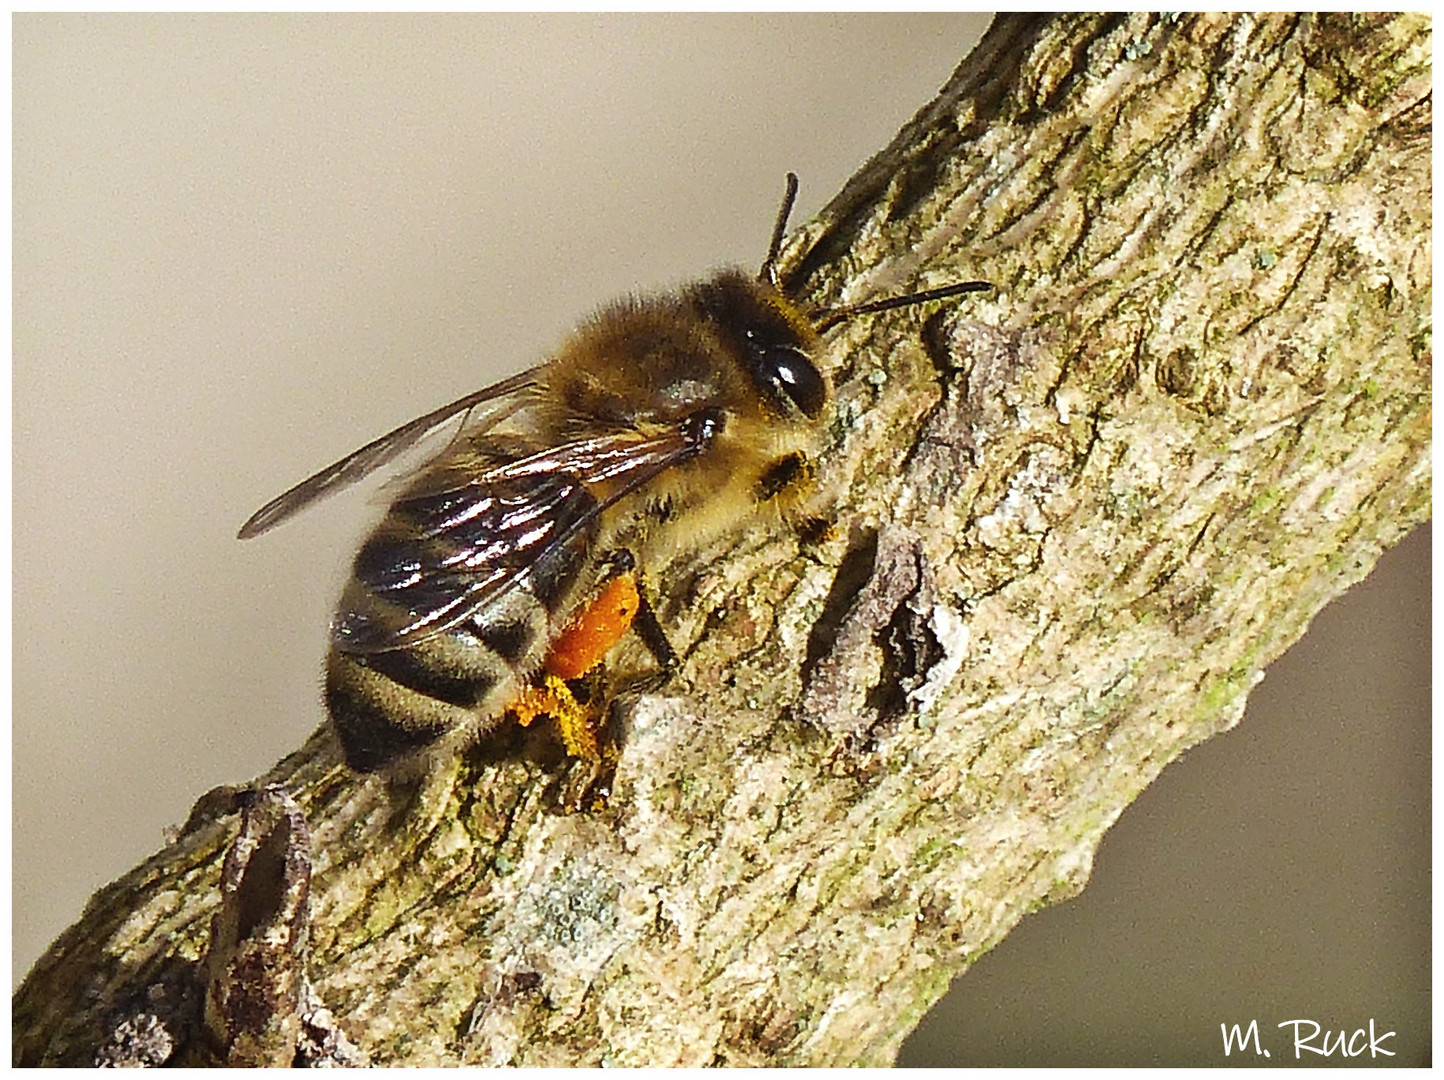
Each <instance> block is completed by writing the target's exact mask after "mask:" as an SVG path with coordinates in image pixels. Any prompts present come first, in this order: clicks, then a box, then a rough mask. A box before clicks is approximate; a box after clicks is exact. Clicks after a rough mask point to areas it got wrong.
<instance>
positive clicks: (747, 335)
mask: <svg viewBox="0 0 1444 1080" xmlns="http://www.w3.org/2000/svg"><path fill="white" fill-rule="evenodd" d="M688 300H689V301H690V302H691V304H692V305H693V306H694V307H695V309H696V311H697V313H698V314H699V315H700V316H701V317H702V318H703V319H705V320H706V321H707V322H708V323H710V324H711V325H712V327H713V329H714V330H715V331H716V333H717V334H718V335H719V336H720V337H721V338H722V340H723V342H724V344H725V345H726V346H727V348H728V351H729V352H731V353H732V354H733V355H734V356H735V357H736V359H737V363H738V365H739V366H740V367H741V369H742V373H743V374H744V376H745V377H746V379H747V381H748V382H749V383H750V384H751V386H752V388H753V389H754V390H755V391H756V393H757V394H758V396H759V397H760V398H761V400H762V402H763V404H764V405H765V406H766V408H767V409H768V411H770V412H772V413H774V414H775V415H777V416H778V417H780V418H796V419H806V420H816V419H817V418H818V417H819V416H820V415H821V414H822V410H823V408H824V406H826V404H827V396H828V393H827V381H826V380H825V379H824V378H823V377H822V373H821V372H819V371H818V370H817V365H816V364H814V363H813V359H812V358H813V357H814V356H815V355H816V354H817V350H818V346H819V344H820V342H819V339H818V336H817V331H816V330H814V329H813V327H812V323H811V322H809V321H808V319H807V317H806V316H804V315H803V314H802V313H801V312H800V311H799V310H798V309H797V307H796V305H794V304H793V303H792V302H791V301H790V300H788V299H787V297H786V296H784V295H783V294H782V293H781V292H780V291H778V290H777V289H776V288H774V287H773V286H772V285H770V284H768V283H764V282H761V281H758V280H756V279H754V278H751V277H749V276H747V275H746V274H744V273H742V272H741V271H736V270H729V271H723V272H722V273H720V274H718V275H717V276H715V277H713V278H710V279H709V280H707V281H703V282H700V283H698V284H697V285H695V286H693V287H692V288H691V289H690V290H689V292H688Z"/></svg>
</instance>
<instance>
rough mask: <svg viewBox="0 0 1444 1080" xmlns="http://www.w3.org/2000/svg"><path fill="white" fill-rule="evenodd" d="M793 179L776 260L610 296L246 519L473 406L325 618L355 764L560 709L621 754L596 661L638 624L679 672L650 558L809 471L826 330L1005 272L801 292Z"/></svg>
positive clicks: (335, 485)
mask: <svg viewBox="0 0 1444 1080" xmlns="http://www.w3.org/2000/svg"><path fill="white" fill-rule="evenodd" d="M787 180H788V183H787V193H786V195H785V197H784V199H783V202H782V206H781V209H780V210H779V212H778V215H777V220H776V224H775V226H774V228H773V233H772V239H771V244H770V246H769V248H768V253H767V257H766V259H765V261H764V262H763V264H762V269H761V271H760V273H758V274H756V275H752V274H748V273H745V272H743V271H740V270H735V269H732V270H723V271H720V272H718V273H715V274H714V275H713V276H711V277H709V278H707V279H705V280H702V281H699V282H696V283H694V284H692V285H689V286H687V287H685V288H683V289H681V290H679V291H677V292H674V293H668V294H664V295H660V296H655V297H651V298H644V299H628V300H623V301H621V302H619V303H616V304H613V305H612V306H610V307H608V308H606V309H604V310H602V311H601V312H600V313H599V314H597V315H596V316H594V317H592V318H591V319H590V320H588V321H587V322H585V323H583V324H582V325H581V326H580V327H579V328H578V329H577V330H575V331H574V332H573V333H572V335H571V337H570V338H569V339H568V340H567V341H566V342H565V343H564V344H563V345H562V347H561V348H560V349H559V350H558V351H557V352H556V354H555V355H553V356H552V357H551V358H550V359H549V360H547V361H545V362H544V363H542V364H540V365H538V366H537V367H534V368H532V369H530V370H528V371H524V372H522V373H520V374H518V375H515V376H512V377H511V378H509V379H504V380H502V381H501V382H498V383H496V384H495V385H493V386H490V387H487V388H486V389H484V390H479V391H477V392H475V393H472V394H468V395H467V396H465V397H463V398H460V399H459V400H457V401H454V402H452V403H451V404H449V405H445V406H442V407H441V408H439V409H436V410H435V411H433V412H429V413H427V414H426V415H425V416H421V417H418V418H417V419H415V420H413V421H411V422H410V423H408V424H404V425H402V426H401V427H399V428H397V429H396V430H395V431H393V432H391V433H390V434H387V435H383V436H381V438H379V439H376V440H375V441H374V442H371V443H368V444H367V445H366V446H363V447H362V448H361V449H359V450H357V451H356V452H355V453H353V454H350V455H349V456H347V457H345V458H342V459H341V460H340V461H338V462H336V463H335V464H334V465H332V466H330V467H329V468H326V469H323V470H322V471H321V472H319V473H317V474H316V475H314V476H312V477H311V478H310V479H308V480H305V481H303V482H302V483H300V484H298V485H297V486H295V487H293V488H292V489H290V490H289V491H287V492H286V493H285V494H283V495H280V496H279V497H277V498H276V499H273V500H272V501H271V502H269V503H267V504H266V505H265V506H263V507H262V508H261V509H260V510H258V511H257V512H256V513H255V514H254V515H253V516H252V517H251V518H250V520H248V521H247V522H246V523H245V525H243V526H242V527H241V530H240V533H239V536H240V538H241V539H248V538H251V537H255V536H259V535H261V534H262V533H264V532H266V531H268V530H270V529H272V528H274V527H275V526H276V525H279V524H280V523H281V522H283V521H285V520H286V519H287V518H289V517H291V516H292V515H294V514H295V513H297V512H298V511H300V510H301V509H303V508H304V507H306V506H309V505H311V504H312V503H314V502H315V501H316V500H317V499H319V498H321V497H322V496H325V495H328V494H330V493H332V492H334V491H337V490H339V489H341V488H343V487H346V486H348V485H350V484H352V483H354V482H355V481H357V480H359V479H360V478H361V477H363V476H366V475H367V474H369V473H371V472H373V471H374V470H376V469H379V468H381V467H383V466H385V465H387V464H388V463H391V462H393V461H394V460H395V459H396V458H397V457H398V456H400V455H401V454H403V453H404V452H406V451H408V450H410V449H411V448H412V447H413V446H415V445H416V444H417V443H418V442H420V441H421V440H422V439H423V438H424V437H426V436H427V435H429V434H431V433H432V432H434V431H437V430H438V429H440V428H441V427H442V426H443V425H445V424H446V423H447V422H448V421H452V420H454V419H455V418H456V417H461V418H462V419H461V422H460V426H459V428H458V430H457V432H456V433H455V434H454V435H453V437H452V438H451V440H450V442H449V443H448V444H447V445H446V447H445V448H444V449H442V450H441V451H440V452H439V453H438V454H437V455H436V456H435V457H433V458H432V459H431V460H430V461H429V462H428V463H426V464H425V465H423V466H422V467H421V468H419V469H418V470H417V471H416V472H415V473H414V474H413V475H411V476H410V477H409V478H408V479H406V480H405V481H404V482H403V483H402V486H401V488H400V490H399V493H398V494H397V495H396V497H395V498H394V500H393V501H392V503H391V505H390V508H389V509H388V510H387V511H386V514H385V516H384V517H383V518H382V520H381V522H380V524H379V525H378V526H377V527H376V529H375V530H374V531H373V532H372V533H371V535H370V536H369V537H368V538H367V539H366V541H365V542H364V543H363V544H362V545H361V550H360V551H359V552H358V553H357V555H356V558H355V561H354V563H353V565H352V568H351V574H350V579H349V581H348V582H347V584H346V586H345V589H344V591H343V592H342V594H341V599H340V602H339V604H338V606H337V609H336V614H335V616H334V618H333V619H332V622H331V645H330V651H329V654H328V656H327V659H326V672H325V701H326V708H327V711H328V712H329V714H330V718H331V722H332V724H333V726H334V729H335V732H336V734H337V736H338V737H339V739H340V743H341V747H342V749H343V752H344V754H345V758H346V761H347V763H348V764H349V765H350V766H351V768H352V769H354V770H356V771H358V772H363V773H365V772H375V771H378V770H382V769H387V768H389V767H391V766H392V765H394V764H396V763H398V762H403V761H406V760H409V759H412V758H413V757H415V756H416V755H418V754H420V753H421V752H423V751H428V750H433V751H434V750H441V751H445V750H447V749H454V748H459V747H460V746H461V745H464V744H465V743H467V742H469V741H471V740H474V739H477V738H479V737H481V736H483V735H486V734H488V733H490V732H492V731H494V730H496V729H498V728H499V727H500V726H501V725H502V724H504V723H506V722H507V721H508V719H509V718H510V719H511V720H514V721H516V722H519V723H522V724H530V723H532V722H533V721H534V720H536V719H537V718H538V717H542V716H548V717H551V718H552V719H553V720H554V721H555V722H556V724H557V726H558V728H559V730H560V734H561V737H562V741H563V744H564V745H565V747H566V750H567V751H568V753H569V754H571V755H572V756H575V757H579V758H582V759H585V760H588V761H591V762H593V763H597V762H601V761H602V760H603V759H604V758H606V757H608V755H611V756H612V759H613V760H614V757H615V750H614V749H613V748H610V747H608V746H604V745H602V743H601V740H600V738H599V726H600V725H599V724H598V722H597V716H598V714H597V711H596V710H595V709H594V708H590V707H584V706H583V705H581V704H580V702H579V696H580V695H581V692H582V690H583V688H584V687H583V685H582V684H583V683H584V681H585V680H587V679H588V678H589V677H592V676H593V675H594V674H595V673H596V672H597V671H598V670H600V669H601V668H602V667H604V662H605V660H606V658H607V655H608V654H609V653H610V652H611V651H612V648H613V646H615V645H616V644H617V643H618V642H619V641H620V640H621V639H622V638H623V637H624V636H625V635H626V634H627V633H628V632H634V633H636V634H637V636H638V637H639V638H640V639H641V641H642V643H643V644H644V645H646V646H647V648H648V650H649V651H650V652H651V653H652V655H653V656H654V657H655V658H656V660H657V663H658V669H659V672H660V673H661V675H662V676H663V677H665V675H666V673H668V672H670V671H671V669H672V668H674V667H675V665H676V656H675V654H674V652H673V650H672V648H671V646H670V644H669V643H668V639H667V637H666V634H665V632H664V631H663V630H662V628H661V626H660V625H659V623H658V620H657V618H656V616H655V614H654V613H653V611H652V608H651V606H650V605H649V604H648V602H647V599H646V596H645V592H644V586H645V585H646V584H647V583H648V580H649V579H648V575H649V573H654V572H656V571H657V570H658V569H660V568H662V567H665V566H666V565H668V564H669V563H670V562H671V561H672V560H674V559H676V558H678V557H679V556H683V555H686V554H688V553H694V552H698V551H700V550H701V549H702V548H703V547H704V546H705V545H707V544H708V543H710V542H711V541H713V540H715V539H718V538H719V537H720V536H721V535H722V534H723V533H726V532H730V531H733V530H736V529H738V528H741V527H743V526H744V525H745V523H747V522H748V521H750V520H753V519H754V518H756V516H757V512H758V510H759V508H762V507H766V506H769V505H781V504H784V503H786V502H787V501H788V499H789V497H791V496H794V495H795V494H796V493H797V492H798V491H799V490H800V489H801V488H803V487H805V484H806V480H807V478H808V476H809V474H810V462H811V459H812V454H813V453H814V452H815V451H816V449H817V446H818V443H819V440H820V437H821V434H822V426H823V423H824V419H825V414H826V411H827V408H828V403H829V398H830V391H829V388H828V382H827V379H826V378H825V377H824V376H823V374H822V372H821V371H820V370H819V369H818V367H817V364H816V360H815V357H817V355H818V353H819V350H820V347H821V339H820V336H819V335H820V333H821V332H823V331H824V330H826V329H827V328H829V327H830V326H832V325H834V324H835V323H836V322H838V321H840V320H842V319H844V318H849V317H852V316H855V315H861V314H864V313H868V312H875V311H884V310H888V309H890V308H895V307H901V306H904V305H908V304H916V303H921V302H923V301H927V300H935V299H942V298H945V297H948V296H954V295H958V294H960V293H964V292H972V291H976V290H978V289H985V288H989V287H990V286H988V285H987V284H986V283H984V282H964V283H961V284H957V285H951V286H947V287H945V288H941V289H934V290H930V291H928V292H923V293H914V294H910V295H907V296H900V297H893V298H890V299H884V300H879V301H874V302H872V303H868V304H860V305H855V306H851V307H839V308H833V309H829V310H825V311H822V312H813V313H808V312H806V311H804V309H803V308H802V307H801V306H800V305H799V304H798V303H796V302H794V301H793V300H792V299H790V298H789V297H788V296H787V295H786V293H785V292H784V290H783V289H782V287H781V285H780V284H779V282H778V276H777V270H776V262H777V258H778V254H779V252H780V249H781V245H782V238H783V235H784V233H785V231H786V227H787V219H788V217H789V215H790V213H791V209H792V205H793V202H794V201H795V199H796V194H797V178H796V176H794V175H792V174H789V175H788V178H787ZM589 696H590V695H589ZM589 704H590V703H589Z"/></svg>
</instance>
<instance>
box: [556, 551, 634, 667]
mask: <svg viewBox="0 0 1444 1080" xmlns="http://www.w3.org/2000/svg"><path fill="white" fill-rule="evenodd" d="M641 605H642V598H641V595H640V594H639V593H638V592H637V578H636V575H635V574H630V573H628V574H619V575H618V576H617V577H614V578H612V580H611V581H609V582H607V584H606V587H605V588H603V589H602V591H601V592H600V593H599V594H598V595H597V598H596V599H595V600H593V601H592V602H591V603H590V604H588V605H587V606H586V608H585V609H584V610H582V611H581V612H579V613H578V614H577V615H576V617H575V618H573V619H572V621H571V622H570V623H568V624H567V627H566V629H565V630H563V631H562V632H561V634H559V635H558V636H557V639H556V640H555V641H554V642H552V649H551V652H550V653H548V654H547V658H546V663H545V665H544V667H545V668H546V671H547V673H548V674H550V675H555V676H556V677H557V678H559V679H579V678H581V677H582V676H583V675H585V674H586V673H587V672H589V671H591V670H592V668H594V667H596V666H597V665H598V664H600V663H601V662H602V660H603V658H604V657H605V656H606V655H607V653H609V652H610V651H611V649H612V646H613V645H615V644H616V643H617V642H618V641H620V640H621V639H622V635H623V634H625V633H626V632H627V630H628V629H630V627H631V625H632V620H633V619H634V618H636V616H637V610H638V608H640V607H641Z"/></svg>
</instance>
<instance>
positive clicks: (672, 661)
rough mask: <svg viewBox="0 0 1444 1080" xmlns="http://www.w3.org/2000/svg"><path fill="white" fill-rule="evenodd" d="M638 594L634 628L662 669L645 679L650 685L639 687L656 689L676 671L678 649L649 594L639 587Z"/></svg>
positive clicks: (640, 688)
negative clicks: (658, 619)
mask: <svg viewBox="0 0 1444 1080" xmlns="http://www.w3.org/2000/svg"><path fill="white" fill-rule="evenodd" d="M637 596H638V599H639V601H640V602H639V603H638V604H637V614H636V615H635V616H633V618H632V629H633V630H635V631H636V632H637V637H639V638H640V639H641V641H642V644H643V645H645V646H647V651H648V652H650V653H651V654H652V656H653V658H654V659H655V660H656V661H657V667H658V668H659V669H660V670H659V671H658V672H657V673H656V674H655V675H653V676H651V677H649V678H648V679H646V680H645V682H646V683H647V684H649V685H645V686H643V687H639V688H638V689H639V690H642V689H646V690H655V689H656V688H657V687H659V686H662V685H663V684H664V683H666V681H667V680H668V679H670V678H671V677H672V676H673V675H674V674H675V673H676V671H677V667H678V660H677V650H675V649H673V648H672V643H671V642H670V641H668V640H667V632H666V631H665V630H663V629H662V624H661V623H660V622H658V621H657V613H656V612H655V611H653V610H652V605H651V604H650V603H649V602H648V601H647V594H646V593H644V592H642V590H640V589H638V590H637Z"/></svg>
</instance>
